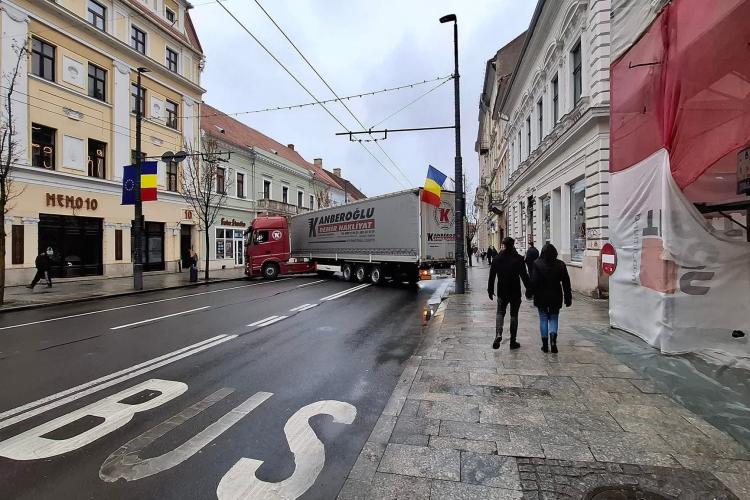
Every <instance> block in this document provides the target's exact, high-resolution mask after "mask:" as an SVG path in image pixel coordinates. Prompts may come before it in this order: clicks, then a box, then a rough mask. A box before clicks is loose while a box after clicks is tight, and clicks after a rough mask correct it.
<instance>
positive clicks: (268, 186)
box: [263, 179, 271, 200]
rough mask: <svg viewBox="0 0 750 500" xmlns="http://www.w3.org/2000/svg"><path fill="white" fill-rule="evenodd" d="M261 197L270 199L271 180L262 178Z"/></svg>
mask: <svg viewBox="0 0 750 500" xmlns="http://www.w3.org/2000/svg"><path fill="white" fill-rule="evenodd" d="M263 199H264V200H270V199H271V181H269V180H267V179H263Z"/></svg>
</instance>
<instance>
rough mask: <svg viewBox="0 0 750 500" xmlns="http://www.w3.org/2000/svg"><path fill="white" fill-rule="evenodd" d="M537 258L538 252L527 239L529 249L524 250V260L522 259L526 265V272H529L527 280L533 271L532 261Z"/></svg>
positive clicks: (531, 240)
mask: <svg viewBox="0 0 750 500" xmlns="http://www.w3.org/2000/svg"><path fill="white" fill-rule="evenodd" d="M538 258H539V250H537V249H536V247H535V246H534V240H533V239H529V248H528V250H526V258H524V262H525V263H526V270H527V271H528V272H529V278H531V275H532V274H533V271H534V261H536V259H538Z"/></svg>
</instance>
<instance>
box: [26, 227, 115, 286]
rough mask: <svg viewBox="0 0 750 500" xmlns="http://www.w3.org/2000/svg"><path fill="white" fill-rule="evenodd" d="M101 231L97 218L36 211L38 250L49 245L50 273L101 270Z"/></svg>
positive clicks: (85, 273)
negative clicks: (50, 251)
mask: <svg viewBox="0 0 750 500" xmlns="http://www.w3.org/2000/svg"><path fill="white" fill-rule="evenodd" d="M102 233H103V231H102V219H99V218H93V217H74V216H68V215H51V214H39V247H38V250H39V253H41V252H44V251H46V250H47V249H48V248H51V249H52V252H53V255H52V259H51V261H52V262H51V268H50V274H51V275H52V277H55V278H74V277H78V276H96V275H101V274H103V264H102Z"/></svg>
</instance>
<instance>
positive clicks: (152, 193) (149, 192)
mask: <svg viewBox="0 0 750 500" xmlns="http://www.w3.org/2000/svg"><path fill="white" fill-rule="evenodd" d="M141 201H156V188H141Z"/></svg>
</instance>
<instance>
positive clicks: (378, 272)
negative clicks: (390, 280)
mask: <svg viewBox="0 0 750 500" xmlns="http://www.w3.org/2000/svg"><path fill="white" fill-rule="evenodd" d="M370 281H371V282H372V284H373V285H379V284H381V283H382V282H383V270H382V269H380V266H375V267H373V268H372V270H371V271H370Z"/></svg>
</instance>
